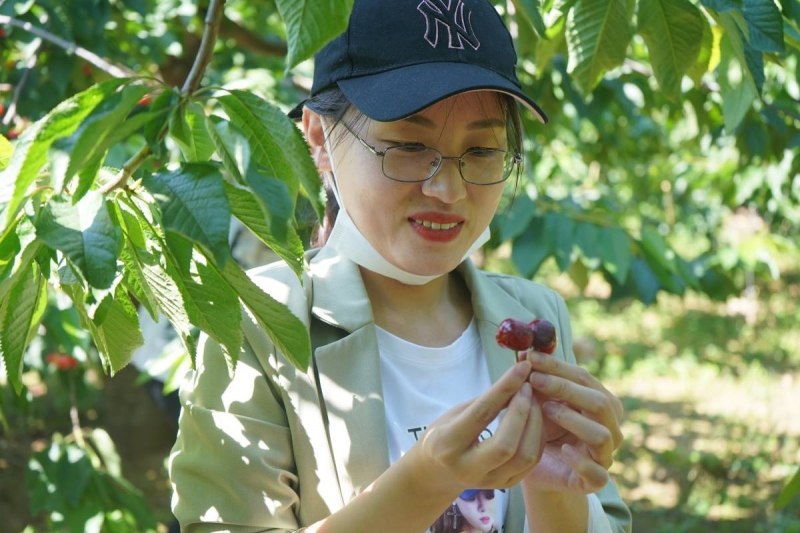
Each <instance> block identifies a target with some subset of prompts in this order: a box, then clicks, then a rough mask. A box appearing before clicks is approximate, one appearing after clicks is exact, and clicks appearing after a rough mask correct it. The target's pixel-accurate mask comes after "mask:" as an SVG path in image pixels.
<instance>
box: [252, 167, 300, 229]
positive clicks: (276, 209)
mask: <svg viewBox="0 0 800 533" xmlns="http://www.w3.org/2000/svg"><path fill="white" fill-rule="evenodd" d="M247 183H248V184H249V185H250V188H251V189H252V190H253V192H254V193H255V198H256V200H257V201H258V205H259V206H261V209H262V211H263V212H264V214H265V215H266V219H267V220H268V221H269V228H270V230H271V231H272V234H273V235H275V237H276V238H277V239H278V240H279V241H281V242H283V241H285V240H286V238H287V233H288V227H289V226H290V225H291V222H292V221H293V220H294V205H293V202H292V198H291V196H289V190H288V189H287V188H286V184H285V183H283V182H282V181H281V180H279V179H277V178H272V177H270V176H268V175H267V174H266V171H265V169H254V168H252V166H251V168H250V170H248V172H247Z"/></svg>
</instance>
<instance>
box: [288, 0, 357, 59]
mask: <svg viewBox="0 0 800 533" xmlns="http://www.w3.org/2000/svg"><path fill="white" fill-rule="evenodd" d="M275 5H276V6H277V7H278V12H279V13H280V15H281V18H282V19H283V21H284V23H285V24H286V35H287V37H288V41H289V57H288V58H287V59H286V64H287V67H288V68H292V67H294V66H296V65H297V64H298V63H300V62H301V61H303V60H305V59H308V58H310V57H311V56H312V55H313V54H314V53H315V52H316V51H317V50H319V49H320V48H322V46H323V45H324V44H325V43H327V42H328V41H329V40H331V39H333V38H334V37H336V36H337V35H339V34H340V33H342V32H344V30H345V29H346V28H347V23H348V21H349V20H350V11H351V10H352V9H353V0H277V1H276V2H275Z"/></svg>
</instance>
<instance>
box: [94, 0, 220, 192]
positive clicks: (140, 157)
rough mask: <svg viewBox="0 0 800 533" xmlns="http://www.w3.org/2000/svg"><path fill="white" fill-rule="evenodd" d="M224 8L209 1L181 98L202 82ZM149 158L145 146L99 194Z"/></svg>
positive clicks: (122, 181)
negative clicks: (195, 52) (200, 36)
mask: <svg viewBox="0 0 800 533" xmlns="http://www.w3.org/2000/svg"><path fill="white" fill-rule="evenodd" d="M224 7H225V0H211V4H210V5H209V6H208V13H206V18H205V23H206V26H205V28H204V29H203V39H202V41H200V50H198V52H197V56H196V57H195V59H194V64H193V65H192V70H191V72H189V76H187V78H186V81H185V82H184V84H183V88H182V89H181V95H182V96H183V97H188V96H190V95H191V94H192V93H193V92H194V91H196V90H197V88H198V87H199V86H200V82H201V81H202V80H203V74H204V73H205V71H206V67H207V66H208V64H209V63H210V62H211V58H212V57H213V55H214V43H215V42H216V40H217V34H218V32H219V25H220V20H221V19H222V12H223V9H224ZM149 156H150V146H149V145H147V144H146V145H144V146H143V147H142V148H141V149H140V150H139V151H138V152H137V153H136V154H134V155H133V157H131V158H130V159H129V160H128V161H126V162H125V164H124V165H123V166H122V169H121V170H120V171H119V173H118V174H117V175H116V176H114V179H113V180H111V181H109V182H108V183H106V184H105V185H104V186H103V187H101V188H100V192H101V193H103V194H106V193H109V192H111V191H113V190H114V189H118V188H119V187H122V186H123V185H124V184H125V183H126V182H127V181H128V179H129V178H130V177H131V176H132V175H133V173H134V172H136V169H138V168H139V167H140V166H141V165H142V163H144V161H145V159H147V158H148V157H149Z"/></svg>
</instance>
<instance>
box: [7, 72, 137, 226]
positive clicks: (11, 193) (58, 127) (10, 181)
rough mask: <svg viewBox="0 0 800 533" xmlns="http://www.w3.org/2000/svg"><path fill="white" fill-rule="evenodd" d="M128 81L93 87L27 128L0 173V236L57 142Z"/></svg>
mask: <svg viewBox="0 0 800 533" xmlns="http://www.w3.org/2000/svg"><path fill="white" fill-rule="evenodd" d="M127 81H128V80H125V79H112V80H108V81H105V82H103V83H100V84H98V85H94V86H92V87H91V88H89V89H87V90H85V91H83V92H81V93H78V94H76V95H75V96H73V97H71V98H69V99H67V100H64V101H63V102H61V103H60V104H58V105H57V106H56V107H55V108H54V109H53V110H52V111H50V113H48V114H47V115H46V116H45V117H44V118H42V119H41V120H39V121H38V122H36V123H35V124H33V125H32V126H30V127H29V128H27V129H25V131H24V132H23V133H22V135H21V136H20V138H19V140H18V141H17V144H16V148H15V150H14V153H13V154H12V156H11V161H10V162H9V164H8V167H6V169H5V170H3V171H2V172H0V234H2V233H3V232H4V231H5V228H6V226H7V225H8V224H9V223H10V222H11V220H12V219H13V218H14V217H15V216H16V215H17V213H18V212H19V210H20V209H21V207H22V204H23V202H24V201H25V198H26V196H27V194H28V189H29V188H30V186H31V185H32V184H33V182H34V181H35V180H36V177H37V175H38V173H39V170H40V169H41V168H42V166H43V165H44V164H45V162H46V159H47V151H48V149H49V148H50V145H51V144H52V143H53V142H54V141H55V140H56V139H59V138H62V137H67V136H69V135H72V134H73V133H74V132H75V130H77V129H78V126H80V124H81V122H82V121H83V119H84V118H86V116H87V115H89V114H90V113H91V112H92V111H93V110H94V108H95V107H96V106H97V105H98V104H100V102H102V101H103V100H104V99H106V98H107V97H109V96H110V95H112V94H114V92H115V91H116V90H117V88H118V87H119V86H120V85H122V84H124V83H126V82H127Z"/></svg>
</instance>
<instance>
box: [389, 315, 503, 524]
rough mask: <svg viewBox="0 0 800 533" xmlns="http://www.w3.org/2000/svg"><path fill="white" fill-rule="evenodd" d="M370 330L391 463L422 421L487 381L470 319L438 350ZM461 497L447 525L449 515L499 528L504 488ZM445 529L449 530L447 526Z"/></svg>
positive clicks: (468, 396) (414, 438)
mask: <svg viewBox="0 0 800 533" xmlns="http://www.w3.org/2000/svg"><path fill="white" fill-rule="evenodd" d="M376 330H377V335H378V348H379V350H380V355H381V378H382V381H383V398H384V405H385V409H386V424H387V434H388V437H389V458H390V460H391V462H392V463H394V462H395V461H397V460H398V459H399V458H400V457H402V455H403V454H404V453H405V452H406V451H408V449H409V448H411V446H413V445H414V443H415V442H416V441H417V439H419V437H420V436H421V435H422V433H423V432H424V431H425V428H427V427H428V424H430V423H431V422H433V421H434V420H436V419H437V418H439V417H440V416H441V415H443V414H444V413H445V412H446V411H448V410H449V409H450V408H451V407H453V406H454V405H457V404H459V403H462V402H465V401H467V400H471V399H473V398H475V397H476V396H478V395H480V394H482V393H483V392H485V391H486V389H488V388H489V387H490V386H491V384H492V381H491V378H490V377H489V368H488V367H487V366H486V356H485V354H484V351H483V345H482V344H481V339H480V336H479V335H478V327H477V325H476V324H475V321H474V320H473V321H472V322H471V323H470V325H469V326H468V327H467V329H466V330H464V333H462V334H461V336H460V337H459V338H458V339H456V340H455V342H453V343H452V344H451V345H449V346H445V347H442V348H429V347H426V346H419V345H417V344H413V343H410V342H408V341H406V340H403V339H401V338H400V337H397V336H395V335H392V334H391V333H389V332H388V331H386V330H384V329H381V328H380V327H376ZM497 423H498V420H494V421H493V422H492V423H491V424H490V425H489V427H487V428H486V429H485V430H484V432H483V433H482V434H481V436H480V437H479V438H480V439H485V438H488V437H490V436H491V435H492V434H493V433H494V432H495V431H496V430H497ZM483 488H484V487H474V489H483ZM462 496H463V498H462V497H459V498H458V499H457V500H456V501H455V502H453V506H451V507H450V508H449V509H448V510H447V511H446V512H447V513H449V514H450V517H449V520H450V522H448V524H451V523H452V522H451V521H452V520H453V519H455V520H458V521H460V522H462V523H463V522H465V521H466V522H468V523H470V524H471V525H472V526H473V528H474V529H477V530H478V531H483V532H491V531H495V532H498V533H499V532H502V531H503V521H504V518H505V514H506V509H507V508H508V492H506V491H504V490H491V489H486V490H470V491H465V492H464V493H462ZM459 515H460V516H459ZM448 530H449V531H453V529H452V526H449V527H448ZM429 531H430V530H429ZM459 531H460V530H459ZM432 533H438V531H432Z"/></svg>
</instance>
